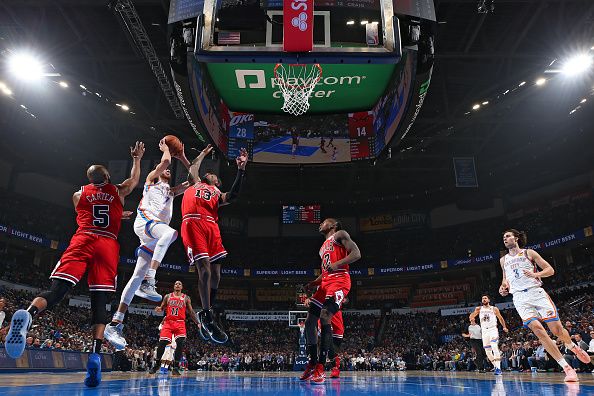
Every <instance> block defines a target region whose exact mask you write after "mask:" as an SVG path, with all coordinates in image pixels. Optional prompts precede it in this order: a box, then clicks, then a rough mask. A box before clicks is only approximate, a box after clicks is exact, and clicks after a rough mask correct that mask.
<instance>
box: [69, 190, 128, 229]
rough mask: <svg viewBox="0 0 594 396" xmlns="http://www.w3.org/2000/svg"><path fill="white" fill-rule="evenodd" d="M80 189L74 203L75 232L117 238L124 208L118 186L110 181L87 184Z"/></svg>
mask: <svg viewBox="0 0 594 396" xmlns="http://www.w3.org/2000/svg"><path fill="white" fill-rule="evenodd" d="M80 191H81V193H80V200H79V201H78V204H77V205H76V223H77V224H78V229H77V230H76V233H77V234H79V233H90V234H97V235H101V236H105V237H109V238H113V239H118V234H119V232H120V227H121V224H122V213H123V210H124V206H123V205H122V200H121V199H120V196H119V194H118V188H117V187H116V186H115V185H113V184H111V183H101V184H87V185H86V186H82V187H81V188H80Z"/></svg>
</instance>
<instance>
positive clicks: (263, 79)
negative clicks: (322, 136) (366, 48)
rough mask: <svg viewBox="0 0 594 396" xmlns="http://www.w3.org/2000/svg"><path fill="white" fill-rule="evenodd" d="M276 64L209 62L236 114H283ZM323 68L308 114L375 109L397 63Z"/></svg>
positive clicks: (219, 90) (220, 93)
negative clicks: (275, 77) (237, 112)
mask: <svg viewBox="0 0 594 396" xmlns="http://www.w3.org/2000/svg"><path fill="white" fill-rule="evenodd" d="M274 66H275V64H273V63H208V64H207V68H208V72H209V73H210V77H211V79H212V82H213V84H214V85H215V87H216V89H217V91H218V92H219V95H221V98H222V99H223V101H224V102H225V104H227V106H228V107H229V109H231V110H233V111H241V112H248V113H282V110H281V107H282V105H283V97H282V94H281V91H280V89H279V87H278V85H277V82H276V81H275V79H274ZM321 66H322V77H321V79H320V81H319V82H318V84H317V85H316V87H315V88H314V90H313V92H312V94H311V97H310V99H309V103H310V108H309V110H308V113H346V112H355V111H361V110H369V109H371V108H372V107H373V106H374V105H375V104H376V102H377V101H378V99H379V97H380V95H382V94H383V93H384V91H385V89H386V86H387V84H388V82H389V81H390V79H391V78H392V73H393V71H394V67H395V66H396V65H394V64H388V65H385V64H381V65H350V64H349V65H337V64H325V65H321Z"/></svg>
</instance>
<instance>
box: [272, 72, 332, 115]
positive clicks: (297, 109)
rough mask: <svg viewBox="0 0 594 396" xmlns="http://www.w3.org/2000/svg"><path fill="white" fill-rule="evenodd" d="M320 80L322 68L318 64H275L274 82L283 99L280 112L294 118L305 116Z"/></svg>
mask: <svg viewBox="0 0 594 396" xmlns="http://www.w3.org/2000/svg"><path fill="white" fill-rule="evenodd" d="M321 78H322V67H321V66H320V65H319V64H318V63H315V64H311V65H305V64H289V65H286V66H285V65H283V64H282V63H277V65H276V66H275V67H274V80H275V83H276V84H277V85H278V86H279V88H280V90H281V92H282V94H283V99H284V101H285V102H284V104H283V107H282V110H283V111H284V112H285V113H289V114H293V115H295V116H298V115H301V114H305V112H307V110H308V109H309V97H310V95H311V93H312V91H313V89H314V88H315V86H316V84H317V83H318V82H319V81H320V79H321Z"/></svg>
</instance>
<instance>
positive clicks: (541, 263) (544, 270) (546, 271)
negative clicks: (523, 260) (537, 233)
mask: <svg viewBox="0 0 594 396" xmlns="http://www.w3.org/2000/svg"><path fill="white" fill-rule="evenodd" d="M526 257H527V258H528V259H529V260H530V261H532V262H533V263H536V265H538V267H539V268H540V269H541V271H538V272H532V271H528V270H524V275H526V276H527V277H529V278H547V277H549V276H553V275H555V269H554V268H553V267H552V266H551V264H549V262H548V261H547V260H545V259H543V258H542V256H541V255H540V254H538V253H537V252H536V251H534V250H532V249H528V250H526Z"/></svg>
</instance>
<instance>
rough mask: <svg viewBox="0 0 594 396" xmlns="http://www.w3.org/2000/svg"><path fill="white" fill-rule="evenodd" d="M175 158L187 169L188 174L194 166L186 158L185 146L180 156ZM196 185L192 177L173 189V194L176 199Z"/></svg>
mask: <svg viewBox="0 0 594 396" xmlns="http://www.w3.org/2000/svg"><path fill="white" fill-rule="evenodd" d="M174 157H175V158H177V159H178V160H179V161H180V162H181V163H182V164H183V165H184V166H185V167H186V169H187V170H188V172H189V171H190V167H191V166H192V164H191V163H190V161H188V157H186V150H185V146H184V145H183V144H182V149H181V152H180V153H179V154H178V155H175V156H174ZM194 183H195V182H194V178H193V177H192V176H189V178H188V180H187V181H185V182H183V183H180V184H178V185H177V186H175V187H172V188H171V194H172V195H173V196H174V197H177V196H178V195H181V194H183V193H184V192H185V191H186V190H187V189H188V187H190V186H191V185H192V184H194Z"/></svg>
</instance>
